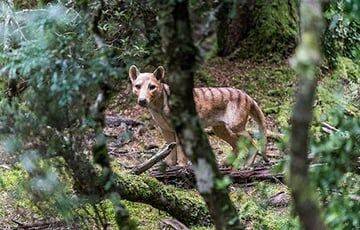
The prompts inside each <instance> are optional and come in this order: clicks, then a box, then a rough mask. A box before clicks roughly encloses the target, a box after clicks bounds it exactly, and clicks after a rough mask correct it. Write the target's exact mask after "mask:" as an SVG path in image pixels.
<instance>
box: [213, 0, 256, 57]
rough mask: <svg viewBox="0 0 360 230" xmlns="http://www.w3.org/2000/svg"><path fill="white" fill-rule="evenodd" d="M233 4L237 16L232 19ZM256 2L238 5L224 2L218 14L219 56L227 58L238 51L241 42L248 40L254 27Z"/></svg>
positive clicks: (251, 0) (251, 1)
mask: <svg viewBox="0 0 360 230" xmlns="http://www.w3.org/2000/svg"><path fill="white" fill-rule="evenodd" d="M233 4H236V8H237V10H236V15H235V16H234V17H231V11H232V10H233V9H232V8H233ZM253 7H254V1H253V0H250V1H247V2H246V3H242V4H237V3H234V2H232V1H223V2H222V3H221V5H220V6H219V10H218V12H217V14H216V18H217V21H218V23H217V28H216V35H217V46H218V56H220V57H225V56H228V55H230V54H231V53H232V52H234V51H235V50H236V48H237V47H238V45H239V43H240V42H241V40H243V39H244V38H246V36H247V35H248V32H249V31H250V29H251V28H252V27H253V25H254V22H253V20H252V8H253Z"/></svg>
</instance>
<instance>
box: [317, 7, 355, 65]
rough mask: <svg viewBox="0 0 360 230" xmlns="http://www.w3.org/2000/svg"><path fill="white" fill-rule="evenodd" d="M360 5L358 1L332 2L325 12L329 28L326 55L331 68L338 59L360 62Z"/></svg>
mask: <svg viewBox="0 0 360 230" xmlns="http://www.w3.org/2000/svg"><path fill="white" fill-rule="evenodd" d="M358 7H359V4H358V3H357V2H356V1H352V0H351V1H345V0H341V1H330V4H329V6H328V8H327V9H326V12H325V18H326V20H327V24H328V26H327V28H326V30H325V36H324V54H325V57H326V59H327V60H328V62H329V64H330V66H331V67H334V66H335V65H336V64H337V63H338V60H337V57H338V56H343V57H347V58H350V59H352V60H354V61H358V60H359V58H360V21H359V17H358V16H359V15H356V14H358V12H359V9H358Z"/></svg>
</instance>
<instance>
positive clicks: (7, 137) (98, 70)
mask: <svg viewBox="0 0 360 230" xmlns="http://www.w3.org/2000/svg"><path fill="white" fill-rule="evenodd" d="M359 7H360V6H359V3H358V2H357V1H356V0H338V1H307V0H303V1H301V0H288V1H282V0H274V1H265V0H247V1H240V0H225V1H206V0H204V1H151V0H149V1H146V0H139V1H131V0H123V1H122V0H99V1H92V0H81V1H72V0H58V1H48V0H38V1H35V0H34V1H25V0H6V1H5V0H4V1H1V3H0V10H1V14H0V39H1V45H0V141H1V142H0V203H1V204H2V206H1V207H0V228H4V229H12V228H15V229H16V228H19V229H22V228H24V229H64V228H70V229H112V228H121V229H137V228H138V229H158V228H160V229H186V228H191V229H214V228H216V229H299V228H305V229H326V228H329V229H357V228H360V218H359V211H360V197H359V193H360V176H359V174H360V171H359V169H360V117H359V115H360V87H359V84H360V77H359V76H360V65H359V64H360V63H359V60H360V59H359V58H360V21H359V20H360V10H359ZM132 64H136V65H137V66H138V67H139V68H140V70H141V72H152V71H154V70H155V69H156V67H158V66H159V65H163V66H164V67H165V69H166V77H165V81H167V82H169V84H170V86H178V87H176V90H174V95H173V97H174V98H176V100H177V101H180V102H182V103H177V104H176V103H175V104H174V105H175V106H174V110H175V111H177V112H178V113H174V114H175V115H174V117H175V118H176V115H179V114H181V115H182V114H185V115H186V112H189V114H190V115H189V116H194V117H195V114H191V111H192V110H191V108H190V107H191V105H188V104H191V103H185V102H184V100H183V99H184V97H182V96H184V95H181V90H177V89H180V88H182V87H184V90H185V91H184V92H191V91H189V90H192V86H193V85H192V83H193V81H194V85H195V87H198V86H214V87H216V86H230V87H235V88H239V89H242V90H244V91H246V92H247V93H248V94H249V95H250V96H251V97H253V98H254V99H256V101H257V102H258V103H259V105H260V106H261V108H262V110H263V112H264V113H265V115H266V125H267V128H268V130H269V132H268V136H269V143H268V155H269V157H270V159H271V163H270V164H267V165H265V164H263V162H262V161H261V159H258V161H257V162H256V164H255V165H254V166H253V167H252V168H247V167H245V165H244V162H245V160H246V157H247V155H248V152H251V151H253V150H252V149H251V148H250V147H249V146H248V145H247V144H246V143H242V142H240V143H239V146H240V147H241V148H240V149H241V150H240V154H239V156H238V157H235V155H233V154H232V153H231V151H230V148H229V146H228V145H227V144H226V143H224V142H222V141H221V140H219V139H217V138H216V137H214V136H213V135H212V134H211V130H205V132H206V133H207V134H208V136H209V140H210V144H211V147H212V150H211V149H210V147H209V145H208V144H207V143H209V142H208V141H207V137H206V136H205V135H203V134H204V132H203V131H202V130H201V128H200V129H199V128H198V127H200V126H196V124H193V126H192V124H190V123H191V122H186V120H185V119H179V120H178V121H175V122H180V123H181V122H184V124H182V125H180V128H179V130H178V131H179V134H180V136H181V133H182V132H183V130H184V129H188V130H191V131H193V132H194V134H196V135H195V136H196V138H194V140H193V141H194V142H196V143H197V144H198V145H197V146H195V147H194V151H195V152H196V154H194V156H193V157H191V162H192V164H193V165H194V166H195V175H196V174H197V172H196V170H199V172H200V173H201V172H202V171H201V170H204V169H199V167H196V166H197V165H198V163H199V159H200V158H201V157H203V158H204V159H206V162H207V163H208V164H209V165H210V166H211V171H212V172H213V173H214V175H215V176H214V181H212V183H213V184H214V187H213V189H212V191H211V192H209V193H203V192H201V191H199V188H198V187H197V185H198V184H199V177H198V176H196V177H194V175H192V174H191V172H189V171H191V169H188V168H187V169H183V170H181V169H175V172H176V175H175V176H174V175H172V177H171V178H170V179H166V178H165V179H164V178H163V177H161V176H159V175H162V174H161V173H164V171H163V170H160V169H161V168H162V167H163V165H162V164H161V163H160V164H158V166H159V167H158V168H160V169H159V170H158V171H156V172H153V171H147V172H145V173H142V174H141V175H137V173H134V170H133V168H134V166H136V165H139V164H141V163H143V162H144V161H146V160H148V159H149V158H151V156H152V155H154V154H155V153H157V152H158V151H161V150H162V148H161V147H162V146H163V145H164V143H165V142H164V140H163V138H162V137H161V135H160V133H159V131H158V130H157V129H156V128H155V125H154V123H153V122H152V120H151V118H150V115H149V114H148V113H147V111H146V110H145V109H143V108H140V107H139V106H138V105H136V101H135V97H134V96H132V93H131V86H130V82H129V80H128V69H129V67H130V66H131V65H132ZM178 79H181V80H178ZM174 89H175V87H174ZM186 90H188V91H186ZM180 117H181V116H180ZM182 117H184V116H182ZM181 127H182V128H181ZM248 130H250V133H251V134H252V135H253V136H254V137H257V133H256V132H255V131H254V130H255V129H254V127H253V124H251V125H250V126H249V127H248ZM307 140H309V142H307ZM307 143H309V145H308V144H307ZM187 144H188V143H186V142H185V143H184V145H185V146H186V145H187ZM188 146H191V145H188ZM165 148H166V147H165ZM202 154H203V155H205V156H203V155H202ZM215 160H216V161H215ZM216 162H217V164H216ZM224 162H227V163H228V164H231V165H232V167H233V168H234V169H236V170H237V173H238V174H236V175H238V176H237V177H236V176H234V175H235V174H231V173H229V175H225V176H222V174H221V172H222V173H223V172H224V170H223V169H222V166H223V163H224ZM164 170H165V169H164ZM236 170H235V171H236ZM156 173H158V174H156ZM241 173H242V174H241ZM198 174H199V173H198ZM198 174H197V175H198ZM225 174H226V173H225ZM156 175H158V176H156ZM181 175H185V176H181ZM191 175H192V177H191ZM239 175H241V178H242V179H241V178H240V176H239ZM257 175H259V176H258V177H257ZM239 178H240V179H239Z"/></svg>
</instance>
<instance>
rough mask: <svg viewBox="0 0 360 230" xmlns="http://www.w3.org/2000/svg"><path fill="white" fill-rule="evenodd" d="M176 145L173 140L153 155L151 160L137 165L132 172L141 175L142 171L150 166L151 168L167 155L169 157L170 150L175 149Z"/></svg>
mask: <svg viewBox="0 0 360 230" xmlns="http://www.w3.org/2000/svg"><path fill="white" fill-rule="evenodd" d="M175 146H176V143H175V142H172V143H170V144H168V145H166V146H165V148H163V149H162V150H160V151H159V152H158V153H156V154H155V155H154V156H153V157H151V158H150V159H149V160H147V161H145V162H144V163H142V164H140V165H138V166H136V167H135V168H133V170H132V173H134V174H135V175H140V174H141V173H143V172H145V171H146V170H148V169H149V168H151V167H152V166H153V165H154V164H156V163H157V162H159V161H161V160H162V159H164V158H165V157H167V156H168V155H169V154H170V152H171V151H172V150H173V149H174V147H175Z"/></svg>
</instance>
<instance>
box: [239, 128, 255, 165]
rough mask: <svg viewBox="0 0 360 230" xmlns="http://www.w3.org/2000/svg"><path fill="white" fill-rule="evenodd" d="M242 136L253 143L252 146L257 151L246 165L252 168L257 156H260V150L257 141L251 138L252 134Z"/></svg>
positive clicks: (242, 134)
mask: <svg viewBox="0 0 360 230" xmlns="http://www.w3.org/2000/svg"><path fill="white" fill-rule="evenodd" d="M240 135H241V136H242V137H243V138H245V139H247V140H248V141H249V142H250V143H251V145H252V146H253V147H254V148H255V149H256V152H255V153H254V154H253V155H252V156H251V157H250V159H249V161H248V162H247V163H246V165H247V166H251V165H253V164H254V162H255V160H256V156H257V155H259V151H258V148H257V147H256V143H255V141H254V140H253V139H252V137H251V136H250V134H249V133H248V132H247V131H243V132H241V133H240Z"/></svg>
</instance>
